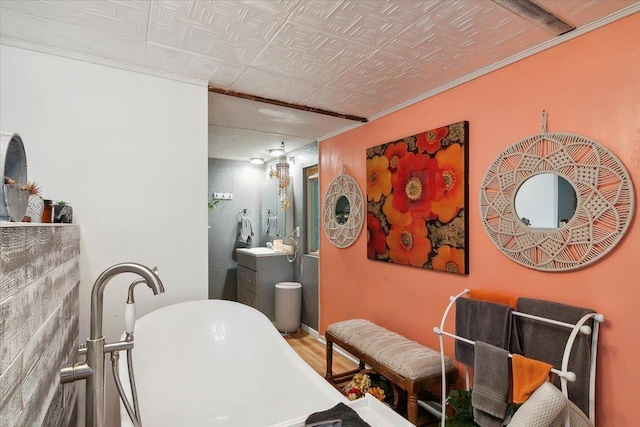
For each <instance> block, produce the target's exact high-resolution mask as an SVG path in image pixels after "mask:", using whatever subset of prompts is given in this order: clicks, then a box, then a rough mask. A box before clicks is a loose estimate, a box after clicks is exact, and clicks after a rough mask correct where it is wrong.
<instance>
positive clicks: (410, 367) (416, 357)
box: [325, 319, 458, 425]
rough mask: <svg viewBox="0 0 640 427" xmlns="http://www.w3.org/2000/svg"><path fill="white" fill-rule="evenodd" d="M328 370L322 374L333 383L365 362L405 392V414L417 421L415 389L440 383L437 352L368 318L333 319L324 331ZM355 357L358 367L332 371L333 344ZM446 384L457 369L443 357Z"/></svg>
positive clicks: (438, 355) (354, 372)
mask: <svg viewBox="0 0 640 427" xmlns="http://www.w3.org/2000/svg"><path fill="white" fill-rule="evenodd" d="M325 338H326V340H327V373H326V376H325V378H326V379H327V381H329V382H330V383H331V384H333V385H334V386H335V387H338V386H337V383H340V382H342V381H345V380H346V379H348V378H350V377H351V376H353V375H354V374H356V373H358V372H359V371H361V370H363V369H365V364H366V365H368V366H370V367H371V368H372V369H373V370H374V371H376V372H377V373H379V374H381V375H383V376H384V377H386V378H387V379H388V380H389V381H391V382H392V383H393V384H395V385H396V386H397V387H399V388H401V389H403V390H405V391H406V392H407V418H408V420H409V421H410V422H411V423H413V424H415V425H417V422H418V393H420V391H422V390H425V389H427V388H429V387H431V386H432V385H434V384H440V377H441V371H442V369H441V360H440V353H439V352H437V351H435V350H433V349H431V348H428V347H425V346H423V345H420V344H418V343H417V342H415V341H411V340H409V339H407V338H405V337H403V336H402V335H400V334H397V333H395V332H391V331H389V330H387V329H385V328H383V327H381V326H378V325H376V324H375V323H372V322H370V321H368V320H364V319H353V320H345V321H342V322H338V323H333V324H331V325H329V326H328V327H327V330H326V331H325ZM334 343H335V344H336V345H338V346H340V347H341V348H342V349H344V350H345V351H347V352H349V353H351V354H352V355H353V356H355V357H357V358H358V359H359V361H360V363H359V366H358V369H355V370H352V371H348V372H343V373H340V374H337V375H334V374H333V344H334ZM445 370H446V376H447V384H450V385H455V381H456V379H457V376H458V371H457V369H456V367H455V364H454V363H453V360H451V359H450V358H448V357H445Z"/></svg>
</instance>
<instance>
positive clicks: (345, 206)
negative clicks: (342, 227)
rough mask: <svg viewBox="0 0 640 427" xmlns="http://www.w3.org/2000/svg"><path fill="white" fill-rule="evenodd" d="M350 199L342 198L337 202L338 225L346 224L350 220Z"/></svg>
mask: <svg viewBox="0 0 640 427" xmlns="http://www.w3.org/2000/svg"><path fill="white" fill-rule="evenodd" d="M350 210H351V208H350V207H349V199H347V197H346V196H340V198H339V199H338V201H337V202H336V222H337V223H338V224H344V223H345V222H347V220H348V219H349V211H350Z"/></svg>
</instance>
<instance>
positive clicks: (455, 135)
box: [366, 121, 469, 274]
mask: <svg viewBox="0 0 640 427" xmlns="http://www.w3.org/2000/svg"><path fill="white" fill-rule="evenodd" d="M468 135H469V122H467V121H463V122H458V123H453V124H450V125H448V126H443V127H440V128H437V129H433V130H429V131H426V132H422V133H419V134H417V135H413V136H409V137H406V138H402V139H400V140H397V141H393V142H388V143H385V144H382V145H378V146H375V147H372V148H368V149H367V161H366V168H367V233H368V235H367V258H369V259H373V260H377V261H384V262H391V263H396V264H404V265H410V266H414V267H419V268H426V269H431V270H440V271H445V272H449V273H457V274H469V255H468V251H467V249H468V236H467V227H468V218H467V214H466V207H467V204H468V193H467V187H468V175H467V163H468Z"/></svg>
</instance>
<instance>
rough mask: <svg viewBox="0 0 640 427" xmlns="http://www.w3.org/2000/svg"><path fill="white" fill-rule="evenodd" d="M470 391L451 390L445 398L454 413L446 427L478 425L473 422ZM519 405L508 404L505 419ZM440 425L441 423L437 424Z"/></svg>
mask: <svg viewBox="0 0 640 427" xmlns="http://www.w3.org/2000/svg"><path fill="white" fill-rule="evenodd" d="M471 392H472V390H451V391H450V392H449V395H448V396H447V404H449V405H450V406H451V407H452V408H453V410H454V411H455V413H454V414H453V415H452V416H450V417H447V426H451V427H476V426H478V424H476V423H475V421H473V405H472V399H471ZM519 406H520V405H516V404H513V403H510V404H509V405H508V406H507V417H509V416H510V415H513V414H514V413H515V412H516V411H517V410H518V407H519ZM438 425H439V426H441V425H442V422H441V423H439V424H438Z"/></svg>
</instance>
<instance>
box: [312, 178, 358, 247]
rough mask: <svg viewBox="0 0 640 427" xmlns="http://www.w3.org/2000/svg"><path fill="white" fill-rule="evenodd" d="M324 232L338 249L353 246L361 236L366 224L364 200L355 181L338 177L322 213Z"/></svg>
mask: <svg viewBox="0 0 640 427" xmlns="http://www.w3.org/2000/svg"><path fill="white" fill-rule="evenodd" d="M322 217H323V224H324V232H325V234H326V236H327V238H328V239H329V241H330V242H331V243H332V244H333V245H334V246H336V247H338V248H346V247H348V246H350V245H352V244H353V243H354V242H355V241H356V240H357V239H358V236H359V235H360V231H361V230H362V224H363V222H364V218H365V217H364V198H363V197H362V191H361V190H360V186H359V185H358V183H357V182H356V180H355V179H353V178H352V177H350V176H349V175H346V174H342V175H338V176H336V177H335V178H334V179H333V180H332V181H331V183H329V188H328V189H327V193H326V194H325V196H324V209H323V212H322Z"/></svg>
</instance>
